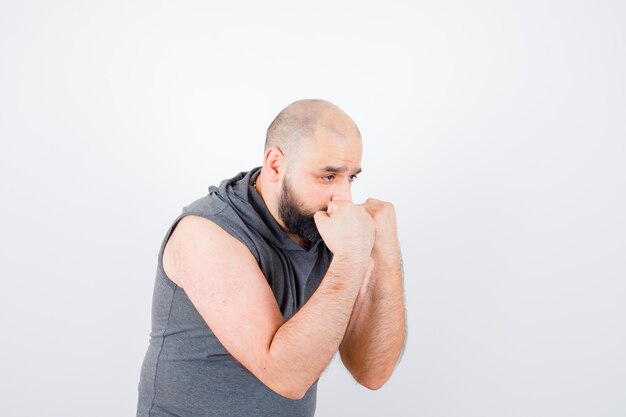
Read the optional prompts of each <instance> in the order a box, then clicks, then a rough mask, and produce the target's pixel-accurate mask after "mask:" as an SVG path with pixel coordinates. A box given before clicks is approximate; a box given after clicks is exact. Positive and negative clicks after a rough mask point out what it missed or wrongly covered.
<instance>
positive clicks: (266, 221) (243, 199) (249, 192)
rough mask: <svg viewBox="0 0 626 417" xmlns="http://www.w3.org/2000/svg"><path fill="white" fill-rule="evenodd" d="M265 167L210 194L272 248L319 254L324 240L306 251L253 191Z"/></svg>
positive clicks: (243, 174)
mask: <svg viewBox="0 0 626 417" xmlns="http://www.w3.org/2000/svg"><path fill="white" fill-rule="evenodd" d="M261 168H262V167H260V166H259V167H255V168H252V169H251V170H250V171H242V172H240V173H239V174H237V175H235V176H234V177H232V178H228V179H225V180H223V181H222V182H221V183H220V185H219V186H218V187H216V186H214V185H211V186H210V187H209V193H215V195H216V196H217V198H219V199H221V200H222V201H224V202H226V203H227V204H228V205H230V206H231V207H232V208H233V210H235V212H236V213H237V215H238V216H239V218H241V219H242V220H243V222H244V223H245V224H246V225H247V226H248V227H249V228H251V229H253V230H254V231H256V232H257V233H258V234H259V235H261V236H262V237H263V238H264V239H265V240H266V241H267V242H269V243H270V244H271V245H273V246H276V247H279V248H281V249H285V250H296V251H305V252H311V251H314V250H316V248H317V246H318V245H319V244H320V243H323V240H322V239H317V240H315V241H313V242H309V245H308V249H304V248H302V247H301V246H300V245H298V244H297V243H296V242H294V241H293V240H291V238H290V237H289V236H288V235H287V233H285V232H284V231H283V229H281V228H280V225H279V224H278V223H277V222H276V219H274V216H272V214H271V213H270V211H269V209H268V208H267V205H266V204H265V201H264V200H263V198H262V197H261V196H260V195H259V193H258V192H257V191H256V190H255V189H254V187H252V184H254V181H255V180H256V178H257V176H258V175H259V174H260V173H261Z"/></svg>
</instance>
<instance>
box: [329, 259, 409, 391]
mask: <svg viewBox="0 0 626 417" xmlns="http://www.w3.org/2000/svg"><path fill="white" fill-rule="evenodd" d="M373 259H374V270H373V272H372V275H371V278H370V279H369V282H368V283H364V285H363V287H362V288H361V291H360V292H359V295H358V298H357V301H356V303H355V307H354V312H353V314H352V318H351V319H350V322H349V325H348V329H347V331H346V335H345V338H344V339H343V341H342V343H341V345H340V347H339V352H340V355H341V360H342V362H343V363H344V365H345V366H346V368H347V369H348V370H349V371H350V373H351V374H352V375H353V376H354V378H355V379H356V380H357V381H358V382H359V383H360V384H361V385H363V386H366V387H368V388H370V389H378V388H380V387H381V386H383V384H384V383H385V382H386V381H387V380H388V379H389V377H390V376H391V374H392V372H393V370H394V368H395V365H396V363H397V362H398V360H399V359H400V355H401V352H402V350H403V348H404V344H405V340H406V310H405V304H404V294H403V286H402V281H403V272H402V261H401V255H400V253H399V252H398V254H397V256H393V257H390V258H388V259H384V258H381V257H380V256H376V255H373Z"/></svg>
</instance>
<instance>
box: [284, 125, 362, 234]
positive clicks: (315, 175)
mask: <svg viewBox="0 0 626 417" xmlns="http://www.w3.org/2000/svg"><path fill="white" fill-rule="evenodd" d="M361 153H362V149H361V139H360V138H359V137H358V136H353V137H343V136H341V137H338V136H337V135H336V134H335V133H332V132H329V131H322V132H319V133H318V134H316V135H315V137H314V138H313V139H312V140H310V141H307V142H306V143H305V144H304V145H303V148H302V150H301V152H300V153H299V155H298V158H297V161H290V162H291V163H292V164H293V165H292V167H291V169H289V170H288V172H287V173H286V174H285V176H284V178H283V183H282V186H281V192H280V195H279V196H278V212H279V216H280V218H281V220H282V222H283V223H284V224H285V227H286V228H287V230H289V231H290V232H291V233H294V234H296V235H298V236H300V237H301V238H303V239H305V240H307V241H312V240H315V239H318V238H320V235H319V232H318V230H317V226H316V225H315V220H314V219H313V214H315V212H316V211H318V210H326V209H327V207H328V204H329V203H330V202H331V201H333V200H349V201H352V193H351V186H352V182H353V181H354V179H355V178H356V174H358V173H359V172H360V171H361Z"/></svg>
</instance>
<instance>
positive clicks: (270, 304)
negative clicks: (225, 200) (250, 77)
mask: <svg viewBox="0 0 626 417" xmlns="http://www.w3.org/2000/svg"><path fill="white" fill-rule="evenodd" d="M290 107H291V108H290ZM290 107H288V108H287V110H289V111H291V112H292V113H291V115H292V116H293V115H295V116H296V117H295V119H296V120H301V118H299V117H300V116H301V115H300V114H299V113H298V112H301V113H302V115H303V117H309V116H310V115H313V116H314V119H313V120H314V123H313V127H314V128H313V129H311V130H310V131H311V132H312V133H311V135H310V137H308V138H307V139H306V140H300V141H299V143H297V146H290V145H289V144H288V143H287V142H285V141H284V140H283V141H278V146H266V150H265V153H264V162H263V168H262V170H261V173H260V174H259V176H258V178H257V183H256V190H257V192H258V193H259V195H260V196H261V197H262V198H263V200H264V202H265V204H266V206H267V208H268V210H269V211H270V213H271V214H272V216H273V217H274V219H275V220H276V222H277V223H278V224H279V225H280V227H281V228H282V229H283V230H284V231H285V233H287V235H288V236H289V237H290V238H291V239H292V240H294V242H296V243H298V244H299V245H301V246H302V247H306V245H307V241H306V239H304V238H303V237H302V236H299V235H298V234H297V233H294V231H293V230H290V229H289V228H288V227H287V225H286V224H285V222H284V221H283V219H282V218H281V215H280V206H281V203H283V208H284V203H285V196H286V194H285V192H286V191H285V190H286V189H289V187H288V186H287V188H285V187H286V185H291V188H290V190H289V192H290V197H291V200H292V203H294V204H293V205H292V206H291V207H290V208H291V209H292V210H295V213H296V214H297V215H298V216H300V217H302V218H308V219H311V217H312V219H313V221H314V223H315V227H316V229H317V232H318V233H319V234H320V236H321V237H322V238H323V239H324V242H325V243H326V245H327V246H328V248H329V249H330V250H331V251H332V252H333V255H334V256H333V260H332V262H331V264H330V266H329V269H328V271H327V273H326V275H325V276H324V278H323V280H322V282H321V283H320V285H319V287H318V289H317V290H316V291H315V293H314V294H313V295H312V296H311V298H310V299H309V300H308V301H307V303H306V304H305V305H304V306H303V307H302V308H301V309H300V310H299V311H298V312H297V313H296V314H295V315H294V316H292V317H291V318H290V319H289V320H287V321H283V319H282V315H281V313H280V310H279V309H278V306H277V305H276V300H275V298H274V296H273V294H272V292H271V289H270V288H269V286H268V285H267V280H266V279H265V277H264V276H263V274H262V272H261V271H260V269H259V268H258V265H257V264H256V260H255V259H254V257H253V256H252V254H251V253H250V251H249V250H248V248H247V247H245V245H243V244H242V243H241V242H239V241H238V240H237V239H235V238H233V237H232V236H231V235H229V234H228V233H226V232H225V231H223V230H222V229H221V228H219V227H218V226H217V225H215V224H214V223H213V222H211V221H209V220H207V219H204V218H201V217H197V216H186V217H184V218H183V219H182V220H181V221H180V222H179V223H178V226H177V227H176V229H175V230H174V232H173V233H172V235H171V237H170V239H169V241H168V243H167V245H166V248H165V251H164V254H163V266H164V269H165V272H166V274H167V275H168V277H169V278H170V279H171V280H172V281H174V282H175V283H176V284H177V285H179V286H180V287H182V288H183V289H184V290H185V292H186V293H187V295H188V296H189V298H190V300H191V302H192V303H193V304H194V306H195V307H196V308H197V309H198V311H199V313H200V314H201V315H202V317H203V318H204V320H205V321H206V322H207V324H208V325H209V327H210V328H211V329H212V330H213V332H214V333H215V335H216V336H217V337H218V339H219V340H220V341H221V342H222V344H223V345H224V346H225V347H226V349H227V350H228V351H229V352H230V353H231V354H232V355H233V357H235V359H237V360H238V361H239V362H240V363H241V364H242V365H243V366H245V367H246V368H247V369H248V370H250V371H251V372H252V373H253V374H254V375H255V376H256V377H257V378H258V379H259V380H260V381H261V382H263V383H264V384H265V385H267V386H268V387H269V388H270V389H272V390H274V391H275V392H277V393H279V394H281V395H283V396H285V397H287V398H292V399H299V398H301V397H302V396H303V395H304V394H305V393H306V391H307V390H308V388H309V387H310V386H311V384H313V383H314V382H315V381H316V380H317V379H318V378H319V376H320V375H321V373H322V372H323V370H324V369H325V368H326V366H327V365H328V363H329V362H330V360H331V359H332V357H333V355H334V354H335V353H336V351H337V350H338V349H339V352H340V354H341V359H342V361H343V363H344V364H345V366H346V368H347V369H348V370H349V371H350V373H351V374H352V375H353V376H354V377H355V379H356V380H357V381H358V382H359V383H361V384H362V385H364V386H366V387H368V388H370V389H378V388H380V387H381V386H382V385H383V384H384V383H385V382H386V381H387V380H388V378H389V377H390V375H391V373H392V372H393V369H394V367H395V365H396V363H397V362H398V360H399V358H400V355H401V352H402V349H403V346H404V342H405V338H406V315H405V308H404V297H403V285H402V280H403V276H402V275H403V274H402V267H401V255H400V248H399V244H398V239H397V226H396V218H395V210H394V208H393V205H392V204H390V203H387V202H383V201H380V200H375V199H368V200H367V201H366V202H365V203H364V204H354V203H353V202H352V196H351V184H352V182H353V180H354V176H355V175H356V174H357V173H358V172H359V171H360V169H361V166H360V165H361V154H362V144H361V137H360V134H359V132H358V129H357V128H356V126H355V125H354V123H353V122H352V120H351V119H350V118H349V117H348V116H347V115H346V114H345V113H344V112H343V111H342V110H341V109H339V108H338V107H336V106H334V105H332V104H331V103H328V102H323V101H319V100H316V101H302V102H296V103H294V104H292V105H291V106H290ZM286 131H287V132H288V133H289V131H288V129H287V130H286ZM269 145H272V143H271V141H270V143H269ZM328 167H334V168H335V169H334V170H330V171H329V170H328ZM285 181H287V183H286V182H285ZM208 263H210V264H211V265H213V271H214V273H213V274H211V275H210V274H209V273H208V272H207V271H206V267H205V265H207V264H208ZM217 277H219V279H218V278H217Z"/></svg>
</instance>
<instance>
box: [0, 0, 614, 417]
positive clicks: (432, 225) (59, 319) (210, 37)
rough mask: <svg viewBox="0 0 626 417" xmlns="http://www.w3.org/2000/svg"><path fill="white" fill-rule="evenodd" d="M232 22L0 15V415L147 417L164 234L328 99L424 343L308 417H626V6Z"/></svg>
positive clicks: (216, 13)
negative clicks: (384, 374) (397, 253)
mask: <svg viewBox="0 0 626 417" xmlns="http://www.w3.org/2000/svg"><path fill="white" fill-rule="evenodd" d="M223 3H224V2H201V1H197V2H192V1H179V2H164V1H158V2H157V1H150V2H149V1H142V2H137V1H135V2H130V1H106V2H105V1H101V2H85V1H67V0H64V1H57V2H47V1H17V0H15V1H7V0H2V1H0V138H1V148H0V184H1V189H0V192H1V201H2V204H1V206H0V221H1V223H0V233H1V234H0V236H1V243H0V256H1V259H0V262H1V265H2V290H1V291H0V338H1V339H0V375H1V376H0V384H1V387H0V388H1V389H0V409H1V410H2V411H1V414H2V415H3V416H92V417H98V416H123V415H126V416H128V415H134V413H135V406H136V401H137V383H138V378H139V369H140V366H141V361H142V360H143V355H144V353H145V350H146V348H147V346H148V334H149V327H150V303H151V296H152V285H153V280H154V274H155V268H156V256H157V252H158V249H159V245H160V243H161V240H162V239H163V237H164V234H165V232H166V230H167V227H168V226H169V225H170V223H171V221H172V220H173V219H174V218H175V216H176V215H178V214H179V212H180V210H181V208H182V207H183V206H185V205H187V204H188V203H190V202H191V201H193V200H195V199H197V198H199V197H202V196H203V195H205V194H206V192H207V188H208V186H209V185H212V184H218V183H219V182H220V181H221V180H222V179H224V178H228V177H232V176H234V175H235V174H236V173H238V172H240V171H247V170H249V169H250V168H252V167H254V166H258V165H260V164H261V160H262V153H263V141H264V135H265V130H266V128H267V126H268V125H269V123H270V122H271V120H272V119H273V118H274V116H275V115H276V114H277V113H278V112H279V111H280V110H281V109H282V108H283V107H284V106H286V105H287V104H289V103H291V102H292V101H294V100H296V99H299V98H311V97H315V98H325V99H328V100H330V101H333V102H334V103H336V104H337V105H339V106H340V107H342V108H343V109H344V110H345V111H346V112H348V114H350V115H351V116H352V118H353V119H354V120H355V121H356V123H357V124H358V125H359V127H360V129H361V131H362V133H363V137H364V139H363V143H364V156H363V170H364V172H363V174H362V175H361V176H360V178H359V179H358V180H357V182H355V184H354V186H353V194H354V199H355V201H356V202H361V201H363V200H365V199H366V198H367V197H370V196H371V197H375V198H379V199H383V200H388V201H391V202H393V203H394V205H395V206H396V210H397V213H398V222H399V226H400V228H401V230H400V241H401V245H402V250H403V255H404V261H405V264H404V268H405V280H406V300H407V306H408V319H409V339H408V344H407V346H406V351H405V353H404V356H403V358H402V361H401V362H400V364H399V366H398V368H397V370H396V372H395V374H394V375H393V377H392V379H391V380H390V381H389V382H388V383H387V384H386V385H385V386H384V387H383V388H382V389H381V390H379V391H375V392H372V391H368V390H367V389H365V388H363V387H360V386H358V385H357V384H356V383H355V382H353V380H352V379H351V378H350V376H349V374H348V373H347V371H345V370H344V369H343V368H342V367H341V365H340V363H339V361H338V360H337V358H335V361H333V363H332V364H331V366H330V368H329V369H328V370H327V371H326V372H325V373H324V374H323V376H322V379H321V381H320V384H319V392H318V394H319V396H318V408H317V414H316V415H317V416H320V417H329V416H343V415H350V416H381V415H392V416H420V417H422V416H423V417H457V416H458V417H470V416H477V417H478V416H480V417H486V416H488V417H491V416H493V417H501V416H524V417H525V416H533V417H539V416H550V417H555V416H568V417H576V416H594V417H601V416H607V417H608V416H611V417H613V416H615V417H618V416H624V415H626V359H625V356H624V352H626V308H625V306H624V300H625V298H626V280H625V278H626V256H625V255H626V237H625V236H626V221H625V215H624V213H626V195H625V194H626V193H625V191H626V169H625V168H624V163H625V161H626V75H625V74H626V3H624V2H623V1H612V2H611V1H561V2H558V1H551V0H550V1H531V2H528V1H518V2H486V1H479V2H463V1H458V2H451V1H445V0H444V1H441V0H438V1H428V2H417V1H415V2H409V1H405V2H385V3H384V4H383V2H380V3H375V2H363V1H350V2H339V1H336V2H330V1H321V2H306V3H301V2H294V1H282V2H253V1H247V2H229V3H228V5H225V4H223Z"/></svg>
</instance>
